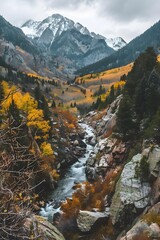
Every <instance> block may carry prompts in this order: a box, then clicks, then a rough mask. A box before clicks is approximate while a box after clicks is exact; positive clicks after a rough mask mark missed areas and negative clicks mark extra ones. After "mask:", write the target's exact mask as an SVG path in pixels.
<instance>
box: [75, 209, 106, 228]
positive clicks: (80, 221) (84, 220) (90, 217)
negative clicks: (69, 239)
mask: <svg viewBox="0 0 160 240" xmlns="http://www.w3.org/2000/svg"><path fill="white" fill-rule="evenodd" d="M108 217H109V208H106V211H105V212H90V211H81V210H80V212H79V214H78V218H77V225H78V228H79V230H80V231H81V232H89V231H90V230H91V228H92V226H93V225H94V224H95V222H96V221H97V220H98V219H102V218H108Z"/></svg>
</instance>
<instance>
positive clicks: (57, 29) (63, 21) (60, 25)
mask: <svg viewBox="0 0 160 240" xmlns="http://www.w3.org/2000/svg"><path fill="white" fill-rule="evenodd" d="M21 29H22V31H23V32H24V33H25V34H26V35H27V36H28V37H30V38H32V39H33V38H37V37H38V38H40V37H41V36H42V34H43V32H44V31H45V30H46V29H50V30H51V31H52V32H53V39H52V42H53V41H54V40H55V38H56V37H58V36H60V35H61V33H62V32H64V31H67V30H71V29H76V30H78V31H79V32H80V33H81V34H83V35H89V36H91V37H92V38H94V39H104V40H105V41H106V43H107V45H108V46H109V47H111V48H112V49H114V50H116V51H117V50H119V49H120V48H122V47H124V46H125V45H126V42H125V41H124V40H123V39H122V38H121V37H116V38H106V37H104V36H102V35H100V34H96V33H94V32H90V31H89V30H88V29H87V28H86V27H84V26H83V25H81V24H80V23H74V21H72V20H70V19H68V18H66V17H63V16H62V15H60V14H53V15H52V16H50V17H48V18H46V19H44V20H43V21H33V20H29V21H27V22H26V23H25V24H23V25H22V27H21Z"/></svg>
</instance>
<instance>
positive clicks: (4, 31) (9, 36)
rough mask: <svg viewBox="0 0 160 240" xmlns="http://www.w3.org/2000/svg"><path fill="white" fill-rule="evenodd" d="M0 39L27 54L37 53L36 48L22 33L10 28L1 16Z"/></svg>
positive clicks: (15, 28) (12, 27)
mask: <svg viewBox="0 0 160 240" xmlns="http://www.w3.org/2000/svg"><path fill="white" fill-rule="evenodd" d="M0 38H1V39H2V38H3V39H5V40H7V41H10V42H12V43H13V44H14V45H17V46H19V47H21V48H22V49H24V50H25V51H27V52H29V53H38V50H37V48H36V47H35V46H34V45H33V44H32V43H31V41H30V40H29V39H28V38H27V37H26V36H25V34H24V33H23V31H22V30H21V29H19V28H17V27H14V26H12V25H11V24H10V23H9V22H7V21H6V20H5V19H4V18H3V17H2V16H0Z"/></svg>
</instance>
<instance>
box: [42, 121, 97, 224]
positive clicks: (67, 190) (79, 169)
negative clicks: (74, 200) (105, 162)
mask: <svg viewBox="0 0 160 240" xmlns="http://www.w3.org/2000/svg"><path fill="white" fill-rule="evenodd" d="M79 125H80V127H81V128H82V129H83V130H84V131H85V136H84V140H83V142H84V143H85V144H86V150H85V154H84V155H83V156H82V157H80V158H79V160H78V162H76V163H74V164H73V165H71V166H70V167H69V168H68V169H67V171H66V172H65V174H64V176H63V177H62V178H61V179H60V180H59V182H58V185H57V188H56V189H55V190H53V192H52V193H50V194H49V195H48V197H47V198H48V203H47V204H46V206H45V207H44V208H41V211H40V215H41V216H43V217H45V218H46V219H48V221H50V222H53V217H54V214H55V213H57V212H60V203H61V202H62V201H65V199H66V198H68V197H71V196H72V193H73V192H74V186H75V184H77V183H82V182H84V181H86V174H85V163H86V161H87V160H88V158H89V156H90V154H91V152H92V151H93V148H94V147H93V145H91V144H90V143H89V141H88V140H89V139H92V138H94V136H95V135H94V130H93V128H92V127H91V126H89V125H88V124H86V123H79ZM50 199H52V200H50Z"/></svg>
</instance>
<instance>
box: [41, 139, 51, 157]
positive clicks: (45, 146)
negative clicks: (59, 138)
mask: <svg viewBox="0 0 160 240" xmlns="http://www.w3.org/2000/svg"><path fill="white" fill-rule="evenodd" d="M41 150H42V154H43V156H48V155H53V150H52V147H51V144H50V143H46V142H43V143H42V144H41Z"/></svg>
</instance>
